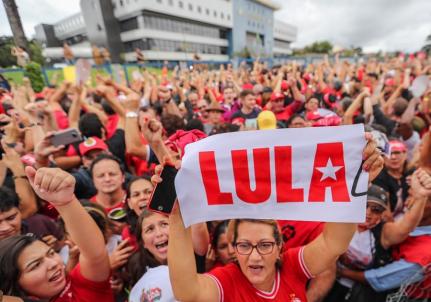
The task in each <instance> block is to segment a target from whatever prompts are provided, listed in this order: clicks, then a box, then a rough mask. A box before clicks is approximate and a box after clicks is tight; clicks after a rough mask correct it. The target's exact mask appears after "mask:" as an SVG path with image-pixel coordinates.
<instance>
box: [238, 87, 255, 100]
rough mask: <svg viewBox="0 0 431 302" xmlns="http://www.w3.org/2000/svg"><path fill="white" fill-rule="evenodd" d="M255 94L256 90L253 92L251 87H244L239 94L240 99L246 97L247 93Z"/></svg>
mask: <svg viewBox="0 0 431 302" xmlns="http://www.w3.org/2000/svg"><path fill="white" fill-rule="evenodd" d="M250 94H251V95H254V92H253V90H251V89H244V90H243V91H241V92H240V94H239V98H240V99H243V98H245V97H246V96H247V95H250Z"/></svg>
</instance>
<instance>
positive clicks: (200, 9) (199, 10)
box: [198, 6, 202, 14]
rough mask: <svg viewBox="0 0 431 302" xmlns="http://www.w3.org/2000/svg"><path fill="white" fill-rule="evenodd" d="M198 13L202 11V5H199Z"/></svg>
mask: <svg viewBox="0 0 431 302" xmlns="http://www.w3.org/2000/svg"><path fill="white" fill-rule="evenodd" d="M198 13H199V14H200V13H202V7H200V6H198Z"/></svg>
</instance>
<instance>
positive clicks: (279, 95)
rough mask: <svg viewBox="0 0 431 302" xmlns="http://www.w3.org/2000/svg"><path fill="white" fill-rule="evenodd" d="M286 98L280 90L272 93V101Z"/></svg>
mask: <svg viewBox="0 0 431 302" xmlns="http://www.w3.org/2000/svg"><path fill="white" fill-rule="evenodd" d="M280 99H284V94H282V93H280V92H274V93H272V94H271V102H275V101H276V100H280Z"/></svg>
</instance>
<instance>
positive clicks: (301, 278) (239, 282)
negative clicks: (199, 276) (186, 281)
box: [207, 247, 311, 302]
mask: <svg viewBox="0 0 431 302" xmlns="http://www.w3.org/2000/svg"><path fill="white" fill-rule="evenodd" d="M303 250H304V249H303V247H298V248H294V249H289V250H287V251H286V252H285V253H284V254H283V259H282V260H283V267H282V269H281V270H280V271H277V273H276V276H275V282H274V287H273V289H272V291H271V292H269V293H268V292H263V291H260V290H258V289H256V288H255V287H253V285H252V284H251V283H250V282H249V281H248V279H247V277H246V276H245V275H244V274H243V273H242V271H241V269H240V267H239V266H238V265H237V264H235V263H230V264H227V265H226V266H223V267H219V268H216V269H214V270H213V271H211V272H210V273H208V274H207V275H208V276H210V277H211V278H213V279H214V281H215V282H216V284H217V286H218V289H219V297H220V301H226V302H228V301H235V302H241V301H244V302H260V301H280V302H282V301H283V302H301V301H307V300H306V296H305V290H306V283H307V281H308V279H310V278H311V274H310V273H309V271H308V269H307V267H306V266H305V264H304V258H303Z"/></svg>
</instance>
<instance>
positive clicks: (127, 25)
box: [120, 17, 139, 32]
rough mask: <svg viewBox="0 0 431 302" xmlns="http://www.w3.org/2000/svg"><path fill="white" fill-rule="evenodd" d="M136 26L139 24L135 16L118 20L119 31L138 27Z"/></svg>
mask: <svg viewBox="0 0 431 302" xmlns="http://www.w3.org/2000/svg"><path fill="white" fill-rule="evenodd" d="M138 28H139V24H138V19H137V18H136V17H133V18H130V19H126V20H123V21H120V31H121V32H124V31H129V30H133V29H138Z"/></svg>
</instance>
